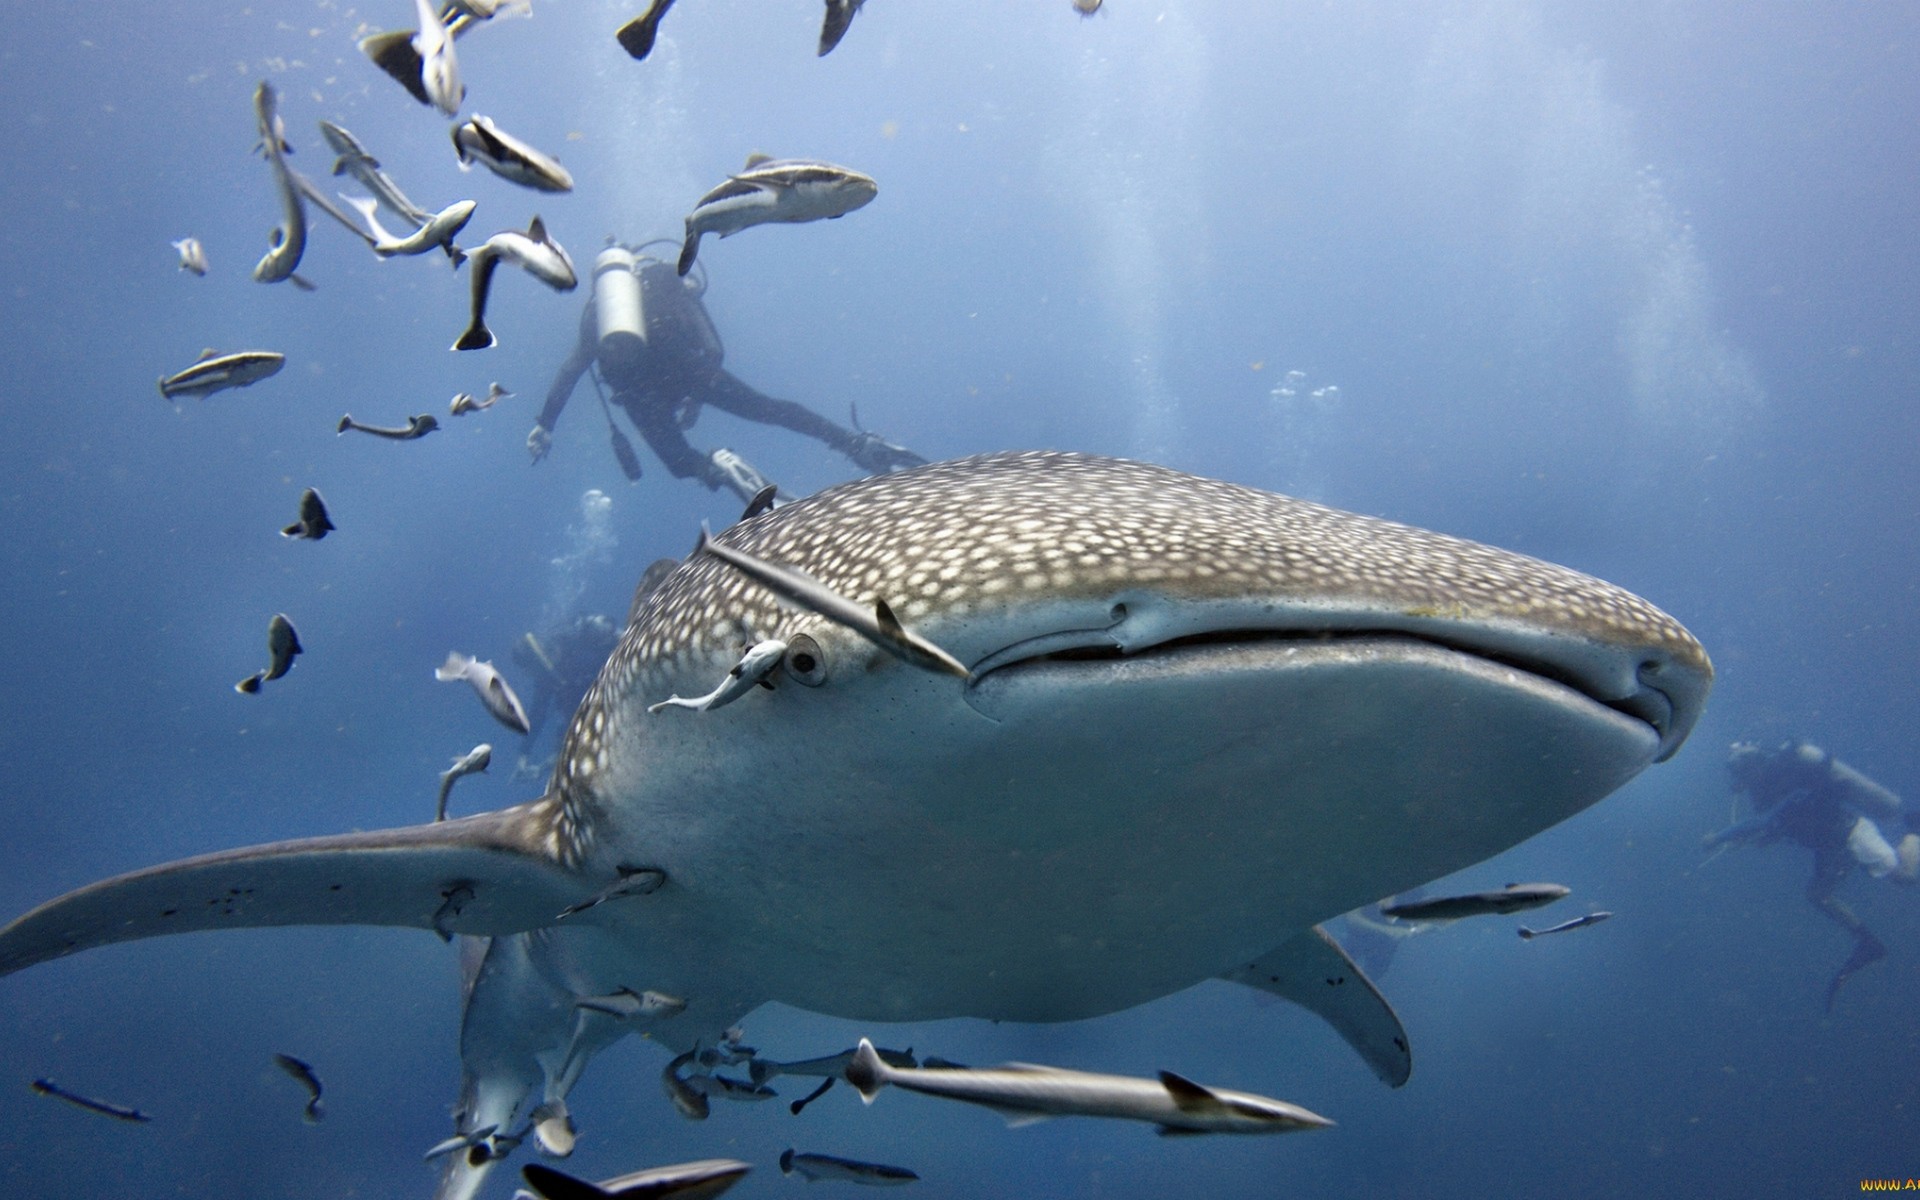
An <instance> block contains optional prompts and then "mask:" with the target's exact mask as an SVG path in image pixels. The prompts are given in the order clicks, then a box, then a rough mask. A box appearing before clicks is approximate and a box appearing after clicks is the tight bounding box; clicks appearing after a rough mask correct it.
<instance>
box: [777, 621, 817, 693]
mask: <svg viewBox="0 0 1920 1200" xmlns="http://www.w3.org/2000/svg"><path fill="white" fill-rule="evenodd" d="M784 662H785V665H786V668H787V677H788V678H789V679H791V680H793V681H794V682H795V683H798V684H801V685H803V686H806V687H819V686H820V685H821V684H823V683H825V682H826V681H827V656H826V653H825V652H824V651H822V650H821V649H820V643H818V642H816V641H814V640H813V639H812V638H810V637H808V636H807V635H806V634H804V633H800V634H795V635H794V636H793V638H792V639H790V640H789V641H788V642H787V657H786V659H785V660H784Z"/></svg>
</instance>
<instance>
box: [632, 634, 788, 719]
mask: <svg viewBox="0 0 1920 1200" xmlns="http://www.w3.org/2000/svg"><path fill="white" fill-rule="evenodd" d="M786 655H787V644H786V643H785V642H783V641H781V640H780V639H779V638H768V639H767V640H766V641H764V642H758V643H756V644H754V645H752V646H749V647H748V648H747V652H746V653H745V654H744V655H742V656H741V658H740V661H739V662H737V663H735V664H734V665H733V669H732V670H730V671H728V672H727V674H726V677H725V678H723V679H722V680H721V681H720V685H719V686H718V687H716V688H714V689H713V690H712V691H711V692H708V693H707V694H706V695H704V696H699V697H696V698H694V699H691V700H689V699H687V698H685V697H683V696H668V697H667V698H666V699H665V700H662V701H661V702H660V703H658V704H649V705H647V711H648V712H650V713H657V712H659V711H660V710H661V709H663V708H691V709H694V710H695V711H697V712H707V711H710V710H712V709H716V708H724V707H726V706H727V705H729V704H732V703H733V702H734V701H735V700H738V699H739V698H740V697H742V696H744V695H746V694H747V693H748V692H750V691H752V690H753V689H754V686H755V685H756V684H758V685H759V686H761V687H766V688H771V687H772V686H773V684H772V683H771V682H770V681H769V680H768V679H767V676H768V675H770V674H772V673H773V669H774V668H775V667H777V666H779V665H780V660H781V659H783V658H785V657H786Z"/></svg>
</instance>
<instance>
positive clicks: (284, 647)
mask: <svg viewBox="0 0 1920 1200" xmlns="http://www.w3.org/2000/svg"><path fill="white" fill-rule="evenodd" d="M305 652H306V647H305V646H302V645H301V644H300V635H299V633H298V632H296V631H295V630H294V628H293V622H292V621H289V620H287V614H285V613H275V614H273V619H272V620H271V621H268V622H267V669H266V670H264V671H255V672H254V673H253V674H251V675H249V676H247V677H246V678H245V679H242V680H241V681H240V682H239V683H236V684H234V685H233V690H234V691H236V692H239V693H240V694H241V695H243V696H252V695H257V694H258V693H259V691H260V685H261V684H262V683H264V682H266V681H267V680H270V679H278V678H280V677H281V676H282V675H285V674H286V673H287V672H288V671H291V670H292V669H293V660H294V659H295V658H296V657H298V656H299V655H301V654H304V653H305Z"/></svg>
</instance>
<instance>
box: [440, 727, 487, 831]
mask: <svg viewBox="0 0 1920 1200" xmlns="http://www.w3.org/2000/svg"><path fill="white" fill-rule="evenodd" d="M492 761H493V747H492V746H490V745H488V744H487V743H485V742H481V743H480V744H479V745H478V746H475V747H474V748H473V749H471V750H469V751H467V752H466V753H465V754H463V755H461V756H460V757H459V758H456V759H454V760H453V765H452V766H451V767H448V768H447V769H446V770H444V771H442V772H440V805H439V808H438V809H436V810H435V813H434V818H433V819H434V820H436V821H444V820H446V819H447V797H448V796H449V795H451V794H452V792H453V781H454V780H456V779H461V778H464V777H465V776H468V775H473V774H476V773H479V772H482V771H485V770H486V769H487V765H488V764H489V763H491V762H492Z"/></svg>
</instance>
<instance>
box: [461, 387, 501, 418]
mask: <svg viewBox="0 0 1920 1200" xmlns="http://www.w3.org/2000/svg"><path fill="white" fill-rule="evenodd" d="M511 395H513V393H512V392H510V391H508V390H507V389H505V388H503V387H501V386H500V385H499V384H497V383H490V384H488V385H487V398H486V399H485V400H476V399H474V398H473V395H472V394H471V393H469V392H459V393H456V394H455V395H454V397H453V399H452V400H451V401H449V402H448V404H447V411H448V412H450V413H452V414H453V415H454V416H456V417H460V416H465V415H466V414H468V413H470V412H479V411H480V410H481V409H483V408H492V407H493V406H494V405H496V404H498V403H499V402H500V401H502V400H504V399H506V398H507V397H508V396H511Z"/></svg>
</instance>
